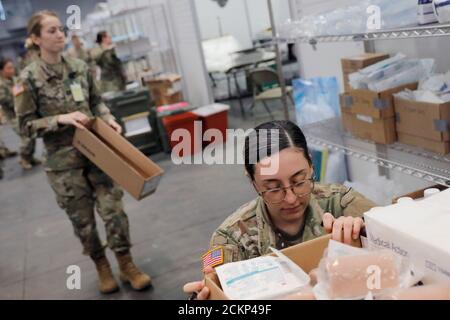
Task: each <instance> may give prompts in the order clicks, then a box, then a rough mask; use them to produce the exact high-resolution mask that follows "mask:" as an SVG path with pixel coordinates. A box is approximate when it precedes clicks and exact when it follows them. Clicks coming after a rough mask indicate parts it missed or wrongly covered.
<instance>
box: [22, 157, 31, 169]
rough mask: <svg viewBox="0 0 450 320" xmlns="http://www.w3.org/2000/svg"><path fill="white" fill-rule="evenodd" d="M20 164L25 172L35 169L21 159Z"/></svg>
mask: <svg viewBox="0 0 450 320" xmlns="http://www.w3.org/2000/svg"><path fill="white" fill-rule="evenodd" d="M19 163H20V165H21V166H22V168H23V169H24V170H31V169H32V168H33V165H32V164H31V163H30V162H29V161H28V160H25V159H20V161H19Z"/></svg>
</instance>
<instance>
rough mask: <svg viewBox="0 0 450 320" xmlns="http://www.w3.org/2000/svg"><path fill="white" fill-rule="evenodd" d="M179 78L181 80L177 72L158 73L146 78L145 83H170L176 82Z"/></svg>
mask: <svg viewBox="0 0 450 320" xmlns="http://www.w3.org/2000/svg"><path fill="white" fill-rule="evenodd" d="M179 80H181V76H180V75H179V74H175V73H168V74H163V75H160V76H158V77H156V78H153V79H148V80H147V83H149V84H151V85H168V84H169V85H170V84H172V83H173V82H176V81H179Z"/></svg>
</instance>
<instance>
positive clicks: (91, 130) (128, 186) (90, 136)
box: [73, 118, 164, 200]
mask: <svg viewBox="0 0 450 320" xmlns="http://www.w3.org/2000/svg"><path fill="white" fill-rule="evenodd" d="M73 145H74V146H75V148H77V149H78V151H80V152H81V153H82V154H83V155H84V156H85V157H86V158H88V159H89V160H90V161H91V162H92V163H94V164H95V165H96V166H97V167H99V168H100V169H101V170H102V171H103V172H105V173H106V174H107V175H108V176H109V177H111V179H112V180H114V182H116V183H117V184H118V185H120V186H121V187H122V188H123V189H124V190H126V191H127V192H128V193H129V194H130V195H132V196H133V197H134V198H135V199H136V200H141V199H143V198H144V197H147V196H149V195H151V194H152V193H154V192H155V191H156V188H157V186H158V184H159V182H160V180H161V177H162V174H163V173H164V172H163V170H162V169H161V168H160V167H159V166H158V165H157V164H155V163H154V162H153V161H151V160H150V159H149V158H147V157H146V156H145V155H144V154H143V153H142V152H141V151H139V150H138V149H137V148H136V147H134V146H133V145H132V144H131V143H129V142H128V141H127V140H126V139H125V138H124V137H122V136H121V135H120V134H118V133H117V132H116V131H115V130H114V129H113V128H111V127H110V126H109V125H107V124H106V123H105V122H104V121H103V120H101V119H99V118H96V119H94V120H92V121H91V122H90V123H89V124H88V125H87V126H86V129H84V130H82V129H78V128H77V129H76V131H75V135H74V138H73Z"/></svg>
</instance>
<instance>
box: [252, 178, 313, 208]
mask: <svg viewBox="0 0 450 320" xmlns="http://www.w3.org/2000/svg"><path fill="white" fill-rule="evenodd" d="M287 189H291V191H292V192H293V193H294V194H295V195H296V196H297V197H299V198H303V197H306V196H307V195H309V194H311V192H312V191H313V190H314V177H311V178H309V179H305V180H302V181H299V182H296V183H294V184H292V185H290V186H287V187H282V188H274V189H269V190H265V191H262V192H259V195H260V196H261V197H263V199H264V200H265V201H267V202H268V203H271V204H278V203H281V202H283V200H284V198H286V190H287Z"/></svg>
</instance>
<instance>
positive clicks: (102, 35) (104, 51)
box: [91, 31, 125, 93]
mask: <svg viewBox="0 0 450 320" xmlns="http://www.w3.org/2000/svg"><path fill="white" fill-rule="evenodd" d="M96 42H97V46H96V47H95V48H93V49H92V50H91V57H92V59H93V60H94V61H95V63H96V64H97V66H98V67H99V68H100V89H101V91H102V93H105V92H109V91H121V90H125V76H124V74H123V72H124V71H123V66H122V62H121V61H120V59H119V58H118V57H117V55H116V50H115V49H114V46H113V42H112V39H111V36H110V35H109V34H108V33H107V32H106V31H102V32H99V33H98V34H97V41H96Z"/></svg>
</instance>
